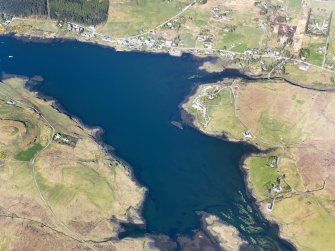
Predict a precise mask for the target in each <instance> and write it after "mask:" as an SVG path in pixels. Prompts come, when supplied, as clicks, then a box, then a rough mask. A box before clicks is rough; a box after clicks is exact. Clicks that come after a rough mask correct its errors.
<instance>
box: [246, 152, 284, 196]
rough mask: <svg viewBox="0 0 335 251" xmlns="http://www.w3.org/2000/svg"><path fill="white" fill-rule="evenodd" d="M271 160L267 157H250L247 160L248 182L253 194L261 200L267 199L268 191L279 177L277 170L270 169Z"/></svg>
mask: <svg viewBox="0 0 335 251" xmlns="http://www.w3.org/2000/svg"><path fill="white" fill-rule="evenodd" d="M270 164H271V158H269V157H255V156H254V157H250V158H249V159H248V160H247V166H248V167H249V174H250V180H251V183H252V185H253V188H254V189H255V192H256V194H257V195H258V196H260V197H261V198H262V199H267V198H268V194H269V193H268V189H271V188H272V187H273V186H272V185H275V184H276V180H277V178H278V177H279V174H278V171H277V168H275V167H270Z"/></svg>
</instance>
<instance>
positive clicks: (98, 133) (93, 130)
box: [1, 33, 293, 245]
mask: <svg viewBox="0 0 335 251" xmlns="http://www.w3.org/2000/svg"><path fill="white" fill-rule="evenodd" d="M1 36H10V37H13V38H15V39H18V40H22V39H23V41H24V39H25V38H26V39H27V41H26V42H43V41H45V42H47V43H49V42H53V41H56V42H67V41H70V42H71V41H74V42H82V43H90V44H93V45H98V46H102V47H104V48H109V49H113V50H114V51H119V50H117V49H116V48H115V47H114V46H109V45H104V44H101V43H98V42H96V41H87V40H84V39H78V38H66V37H65V38H61V37H55V38H47V37H38V36H33V39H31V38H32V37H30V36H21V35H19V36H17V34H16V33H14V34H2V35H1ZM34 39H35V40H34ZM123 52H140V53H152V54H164V55H169V53H168V52H164V51H159V52H158V51H157V52H156V51H146V50H124V51H123ZM183 55H189V56H192V57H196V58H197V59H199V60H200V61H202V60H203V61H205V60H206V59H213V58H214V59H215V57H213V56H204V57H200V56H198V55H195V54H193V53H190V52H187V53H183ZM170 56H171V55H170ZM171 57H172V56H171ZM201 59H202V60H201ZM203 71H205V70H203ZM223 72H224V71H223ZM12 76H19V75H12ZM246 76H247V77H250V78H251V79H254V77H253V76H249V75H246ZM28 80H29V78H28ZM41 82H43V81H41ZM37 84H38V83H37ZM199 85H201V83H200V84H196V85H194V87H193V88H192V90H191V92H190V93H189V94H188V95H187V96H186V97H185V98H184V100H183V101H182V102H181V103H180V105H179V106H178V107H179V108H180V112H181V117H182V121H183V123H185V124H187V125H189V126H192V127H193V128H195V129H197V131H198V132H200V133H203V134H205V135H207V136H210V137H216V138H218V139H220V140H224V141H229V142H233V143H241V144H245V145H249V146H252V147H255V149H253V150H257V151H259V150H260V149H259V148H258V146H257V145H254V144H251V143H250V142H247V141H244V140H234V139H231V138H230V137H228V136H227V135H226V134H225V133H222V135H213V134H208V133H206V132H203V131H202V130H201V129H200V128H198V127H197V126H196V125H195V124H194V123H193V121H192V120H191V118H192V117H189V119H190V121H189V123H186V122H185V121H184V116H185V115H191V114H190V113H188V112H187V111H186V110H185V109H183V108H182V105H183V104H184V103H185V102H186V101H187V100H188V99H189V98H190V97H191V96H192V95H194V94H195V91H196V90H197V88H198V87H199ZM25 88H26V89H27V90H28V91H30V92H32V93H33V94H34V95H35V96H36V97H37V98H39V99H41V100H44V101H48V102H52V107H53V108H54V109H56V110H57V111H58V112H59V113H63V114H65V115H66V116H68V117H69V118H70V119H71V120H73V121H75V123H76V124H77V125H78V126H79V127H81V128H84V129H86V130H88V131H89V132H90V135H91V136H92V138H93V139H94V140H95V141H96V142H97V143H98V144H99V145H100V146H101V147H102V149H103V150H104V152H105V153H106V154H107V155H108V156H110V157H113V158H114V159H116V160H118V161H120V164H122V165H123V166H124V168H125V169H126V170H127V171H128V174H129V176H130V178H131V179H132V180H133V181H134V182H135V183H136V185H138V186H139V187H141V188H144V189H145V192H144V196H143V200H142V201H141V203H140V205H139V207H138V208H137V209H135V210H136V212H137V213H138V215H139V216H140V218H141V220H142V221H143V224H140V225H144V226H145V225H146V222H145V219H144V218H143V216H142V212H143V207H144V201H145V199H146V196H147V193H148V192H149V189H148V188H146V187H144V186H142V185H141V183H140V181H139V180H138V179H136V177H135V175H134V171H133V168H132V167H131V165H130V164H129V163H127V162H126V161H125V160H123V159H121V158H119V157H118V156H117V155H116V154H115V152H114V148H113V147H112V146H110V145H108V144H106V143H105V142H104V141H103V139H102V135H103V133H104V130H103V128H101V127H99V126H97V127H95V126H88V125H86V124H85V123H84V122H83V121H82V120H81V119H80V118H79V117H77V116H75V115H73V114H71V113H70V112H68V111H67V110H66V109H64V108H63V107H62V105H61V104H60V103H59V102H58V101H57V100H55V99H54V98H52V97H48V96H46V95H43V94H42V93H40V92H38V91H35V90H31V89H29V86H28V87H26V86H25ZM183 113H184V116H183ZM193 120H194V119H193ZM109 148H111V149H109ZM252 154H253V153H251V154H246V155H244V156H242V158H241V163H240V165H239V166H240V169H241V170H242V172H243V176H244V177H243V178H244V180H245V185H246V190H247V191H248V192H247V193H246V194H247V195H248V196H251V197H252V198H253V199H254V200H255V204H256V206H257V208H258V209H259V212H260V213H261V214H262V216H263V217H264V218H265V219H267V220H268V221H269V222H270V223H271V224H276V225H279V224H278V223H277V222H275V221H271V220H269V219H268V217H266V216H265V214H264V212H263V210H262V209H261V207H260V205H259V204H258V199H257V197H256V196H255V194H254V191H253V190H252V187H251V184H250V182H249V180H248V170H247V169H246V168H245V167H244V166H243V164H244V162H245V159H247V158H248V157H250V156H251V155H252ZM249 193H250V194H249ZM118 222H120V223H124V222H122V221H118ZM119 233H120V232H119ZM278 233H279V234H278V235H279V236H281V235H280V227H279V231H278ZM144 236H150V234H147V233H146V234H145V235H144ZM125 238H127V237H125ZM285 240H287V239H285ZM290 244H292V243H291V242H290ZM292 245H293V244H292Z"/></svg>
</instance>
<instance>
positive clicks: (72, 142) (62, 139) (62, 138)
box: [53, 132, 78, 147]
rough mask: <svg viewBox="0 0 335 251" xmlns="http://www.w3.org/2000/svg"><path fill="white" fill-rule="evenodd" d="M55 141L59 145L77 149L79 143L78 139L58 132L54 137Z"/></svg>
mask: <svg viewBox="0 0 335 251" xmlns="http://www.w3.org/2000/svg"><path fill="white" fill-rule="evenodd" d="M53 140H54V141H55V142H57V143H59V144H62V145H68V146H71V147H75V146H76V144H77V142H78V138H75V137H73V136H70V135H67V134H63V133H60V132H57V133H56V134H55V135H54V137H53Z"/></svg>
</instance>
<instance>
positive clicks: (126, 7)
mask: <svg viewBox="0 0 335 251" xmlns="http://www.w3.org/2000/svg"><path fill="white" fill-rule="evenodd" d="M190 2H191V1H186V0H185V1H161V0H150V1H149V0H140V1H135V0H131V1H129V2H124V3H116V4H114V3H112V2H111V4H110V13H109V17H108V20H107V22H106V24H104V25H102V26H101V27H100V28H99V31H100V32H105V33H107V34H111V35H112V36H130V35H137V34H138V33H139V32H140V31H141V30H148V29H152V28H154V27H156V26H157V25H159V24H161V23H163V22H165V21H166V20H168V19H169V18H171V17H172V16H174V15H176V14H177V13H178V12H179V11H181V10H182V9H183V7H184V6H186V5H187V4H189V3H190Z"/></svg>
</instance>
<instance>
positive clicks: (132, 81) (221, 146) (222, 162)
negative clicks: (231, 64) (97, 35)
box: [0, 37, 294, 250]
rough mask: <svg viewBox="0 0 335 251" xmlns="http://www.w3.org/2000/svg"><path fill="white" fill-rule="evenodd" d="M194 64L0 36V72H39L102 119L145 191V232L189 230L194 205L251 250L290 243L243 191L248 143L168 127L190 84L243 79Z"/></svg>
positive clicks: (47, 88) (60, 94)
mask: <svg viewBox="0 0 335 251" xmlns="http://www.w3.org/2000/svg"><path fill="white" fill-rule="evenodd" d="M9 55H11V56H13V57H12V58H9V57H8V56H9ZM200 64H201V60H200V59H196V58H194V57H193V56H191V55H183V56H182V57H180V58H176V57H171V56H169V55H166V54H150V53H140V52H116V51H114V50H113V49H109V48H103V47H100V46H96V45H93V44H86V43H80V42H74V41H63V42H60V41H51V42H49V43H41V42H34V43H25V42H23V41H19V40H16V39H14V38H12V37H0V69H1V71H2V72H6V73H10V74H18V75H25V76H29V77H32V76H34V75H42V76H43V78H44V82H43V84H41V85H38V86H36V87H35V89H36V90H37V91H39V92H40V93H42V94H43V95H46V96H50V97H52V98H54V99H56V100H57V101H58V102H59V103H60V104H61V106H62V107H63V108H64V109H65V110H66V111H68V112H69V113H71V114H73V115H74V116H76V117H78V118H80V119H81V120H82V121H83V123H85V124H86V125H89V126H101V127H102V128H103V129H104V133H103V134H102V136H101V137H102V140H103V142H105V143H106V144H109V145H112V146H113V148H114V153H115V154H116V155H117V156H119V157H120V158H122V159H124V160H125V161H126V162H128V163H129V164H130V165H131V167H132V169H133V173H134V175H135V177H136V179H137V180H138V181H139V182H140V184H141V185H143V186H145V187H147V188H148V193H147V198H146V201H145V203H144V206H143V217H144V218H145V220H146V227H145V233H150V234H165V235H168V236H170V237H171V238H172V239H176V237H177V236H178V235H189V234H191V233H192V231H193V230H197V229H199V228H200V220H199V216H198V215H197V214H196V212H198V211H205V212H208V213H213V214H216V215H218V216H219V217H221V218H222V219H224V220H226V221H227V222H229V223H231V224H233V225H234V226H236V227H237V228H238V229H239V231H240V232H241V234H242V235H243V236H244V237H245V238H246V239H247V240H248V241H249V242H250V243H254V244H255V245H256V246H258V247H261V248H263V249H269V250H294V248H293V246H292V245H291V244H290V243H289V242H287V241H285V240H283V239H281V238H280V237H279V236H278V226H276V225H274V224H271V223H269V222H268V221H266V220H265V219H264V218H263V217H262V215H261V214H260V212H259V210H258V208H257V206H256V205H255V201H254V199H253V198H251V197H250V195H248V191H247V189H246V185H245V182H244V175H243V172H242V171H241V169H240V167H239V165H240V162H241V159H242V157H243V156H244V155H245V154H250V153H251V152H253V151H256V149H254V148H253V147H252V146H249V145H245V144H241V143H232V142H227V141H223V140H220V139H218V138H213V137H209V136H206V135H204V134H201V133H200V132H198V131H197V130H196V129H194V128H192V127H188V126H184V129H183V130H180V129H179V128H177V127H175V126H173V125H172V124H171V121H173V120H175V121H180V120H181V114H180V110H179V108H178V106H179V105H180V103H181V102H182V101H183V100H184V99H185V97H186V96H187V95H189V94H190V93H191V91H192V89H193V88H194V87H195V86H196V84H199V83H205V82H211V81H217V80H221V79H223V78H235V77H241V76H242V74H240V73H239V72H238V71H233V70H230V71H225V72H222V73H220V74H208V73H205V72H202V71H200V70H198V67H199V65H200Z"/></svg>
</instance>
